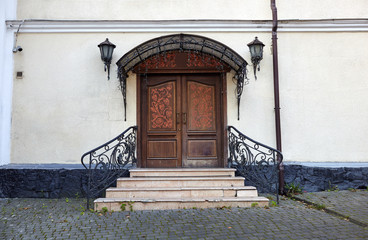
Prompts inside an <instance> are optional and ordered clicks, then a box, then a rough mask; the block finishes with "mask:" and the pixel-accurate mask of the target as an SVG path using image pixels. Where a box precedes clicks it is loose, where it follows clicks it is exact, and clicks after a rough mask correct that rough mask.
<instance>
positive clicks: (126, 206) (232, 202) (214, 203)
mask: <svg viewBox="0 0 368 240" xmlns="http://www.w3.org/2000/svg"><path fill="white" fill-rule="evenodd" d="M94 203H95V210H98V211H101V210H102V209H103V208H106V209H107V210H108V211H122V210H123V211H130V210H133V211H136V210H168V209H189V208H228V207H254V206H258V207H264V206H267V205H268V199H267V198H264V197H223V198H218V197H216V198H181V199H178V198H173V199H168V198H156V199H153V198H99V199H96V200H95V202H94Z"/></svg>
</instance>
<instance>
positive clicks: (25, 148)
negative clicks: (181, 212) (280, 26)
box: [11, 33, 273, 163]
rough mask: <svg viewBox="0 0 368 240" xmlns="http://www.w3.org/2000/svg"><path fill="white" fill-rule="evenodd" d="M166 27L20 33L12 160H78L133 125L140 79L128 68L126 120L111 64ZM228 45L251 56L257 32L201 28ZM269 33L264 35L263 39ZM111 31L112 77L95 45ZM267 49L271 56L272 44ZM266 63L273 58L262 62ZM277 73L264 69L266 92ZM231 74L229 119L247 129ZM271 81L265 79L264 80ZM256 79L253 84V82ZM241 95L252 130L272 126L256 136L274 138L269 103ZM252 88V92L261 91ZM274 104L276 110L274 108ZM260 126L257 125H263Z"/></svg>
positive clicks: (158, 34) (15, 84)
mask: <svg viewBox="0 0 368 240" xmlns="http://www.w3.org/2000/svg"><path fill="white" fill-rule="evenodd" d="M165 34H166V33H152V34H147V33H141V34H134V33H129V34H122V33H115V34H62V33H59V34H57V33H54V34H50V33H44V34H31V33H23V34H19V37H18V44H19V45H21V46H22V47H23V49H24V50H23V51H22V52H18V53H17V54H15V55H14V57H15V59H14V70H15V72H17V71H22V72H23V74H24V77H23V79H15V78H14V93H13V115H12V118H13V122H12V155H11V162H12V163H79V160H80V156H81V155H82V154H83V153H84V152H86V151H88V150H90V149H93V148H94V147H97V146H99V145H101V144H102V143H104V142H106V141H108V140H110V139H111V138H113V137H115V136H116V135H118V134H119V133H121V132H122V131H123V130H125V129H126V128H127V127H129V126H132V125H136V79H135V75H134V74H132V73H130V78H129V79H128V81H127V86H128V88H127V95H128V96H127V101H128V105H127V113H128V114H127V122H124V121H123V117H124V108H123V98H122V95H121V92H120V90H119V83H118V79H117V77H116V72H117V67H116V65H115V64H114V63H115V62H116V61H117V60H118V59H119V58H120V57H121V56H123V55H124V54H125V53H126V52H127V51H129V50H131V49H132V48H134V47H135V46H137V45H138V44H140V43H142V42H144V41H146V40H149V39H152V38H155V37H158V36H162V35H165ZM202 35H204V36H206V37H210V38H213V39H216V40H218V41H221V42H223V43H224V44H227V45H228V46H230V47H231V48H233V49H234V50H235V51H237V52H238V53H240V54H241V55H242V56H245V57H249V56H248V55H249V54H248V50H247V47H246V45H245V44H244V38H245V39H249V41H251V40H253V38H254V33H248V34H235V33H233V34H230V33H229V34H227V35H224V34H219V33H207V34H202ZM267 35H269V34H266V33H264V34H260V35H259V37H260V38H261V39H262V38H264V39H266V38H267ZM105 37H109V39H110V41H112V42H113V43H114V44H116V45H117V48H116V49H115V52H114V58H113V64H112V65H111V79H110V81H107V75H106V73H105V72H104V71H103V63H102V61H101V60H100V53H99V50H98V48H97V44H98V43H99V42H101V41H103V40H104V38H105ZM267 54H268V55H269V54H270V51H269V48H268V53H267ZM264 63H265V65H269V64H271V63H270V59H269V58H267V59H266V60H265V61H264ZM271 76H272V73H270V72H266V71H264V72H261V73H260V78H263V80H262V81H258V82H257V84H258V86H260V87H259V88H256V89H258V90H257V91H265V92H264V93H263V95H265V96H266V95H267V96H268V95H270V94H271V93H272V86H271V85H269V83H270V81H271ZM232 77H233V73H231V74H229V79H228V85H229V94H228V99H229V100H228V101H229V103H228V110H229V111H228V115H229V122H228V123H229V124H231V125H234V126H236V127H239V128H240V129H242V130H248V128H244V124H241V123H240V122H238V121H235V120H236V109H237V107H236V106H237V105H236V101H235V93H234V88H235V84H234V83H233V81H232ZM266 79H267V80H266ZM254 84H256V83H252V84H250V85H249V86H252V88H255V87H254V86H253V85H254ZM247 91H248V90H247V89H246V88H245V89H244V95H243V98H242V111H244V113H242V118H241V120H242V121H244V122H245V123H247V124H250V125H251V124H253V123H255V122H257V123H258V124H259V125H257V127H256V128H254V127H252V128H251V129H250V130H251V131H250V133H251V134H252V133H255V132H257V131H256V130H257V129H258V128H259V129H261V128H264V126H267V129H265V130H266V131H262V132H259V133H258V134H257V135H258V136H259V138H260V139H261V140H264V141H265V142H270V143H273V135H272V131H271V132H270V131H268V127H271V128H272V126H273V124H272V122H270V121H269V120H270V119H272V116H273V115H272V114H273V111H272V105H270V106H268V107H267V108H266V109H268V111H267V110H265V111H263V110H262V111H253V109H254V107H255V106H256V107H259V109H264V107H263V105H264V104H271V103H272V102H270V101H268V100H267V101H265V102H263V100H262V103H261V104H260V105H258V104H257V103H256V105H255V106H254V105H252V104H250V102H249V101H252V97H250V96H246V95H247ZM257 91H255V93H256V92H257ZM270 109H271V110H270ZM251 111H253V113H252V114H248V113H250V112H251ZM258 126H260V127H258Z"/></svg>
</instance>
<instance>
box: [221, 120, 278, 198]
mask: <svg viewBox="0 0 368 240" xmlns="http://www.w3.org/2000/svg"><path fill="white" fill-rule="evenodd" d="M228 134H229V158H228V166H229V167H233V168H235V169H236V170H237V172H238V173H239V174H240V175H242V176H243V177H244V178H245V181H246V184H250V185H254V186H256V187H257V188H258V189H259V190H261V191H263V192H274V193H276V195H277V202H278V201H279V195H278V194H279V165H280V163H281V162H282V159H283V156H282V153H281V152H280V151H278V150H276V149H274V148H271V147H269V146H266V145H264V144H262V143H259V142H257V141H255V140H253V139H251V138H249V137H247V136H246V135H244V134H243V133H241V132H240V131H239V130H237V129H236V128H234V127H232V126H229V127H228Z"/></svg>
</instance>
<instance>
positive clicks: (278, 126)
mask: <svg viewBox="0 0 368 240" xmlns="http://www.w3.org/2000/svg"><path fill="white" fill-rule="evenodd" d="M271 9H272V55H273V85H274V99H275V125H276V148H277V150H279V151H280V152H281V151H282V146H281V123H280V98H279V64H278V56H277V55H278V53H277V27H278V25H277V8H276V0H271ZM277 158H278V161H279V163H280V165H279V188H280V193H281V194H282V193H283V192H284V165H283V164H282V162H280V158H279V156H278V157H277Z"/></svg>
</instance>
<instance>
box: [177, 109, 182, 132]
mask: <svg viewBox="0 0 368 240" xmlns="http://www.w3.org/2000/svg"><path fill="white" fill-rule="evenodd" d="M176 125H179V127H178V131H180V130H181V129H180V113H176Z"/></svg>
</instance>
